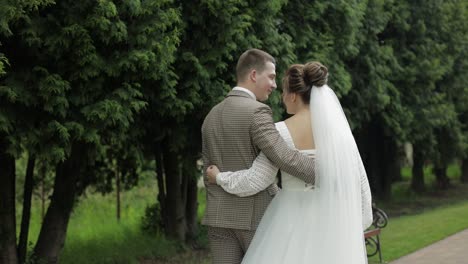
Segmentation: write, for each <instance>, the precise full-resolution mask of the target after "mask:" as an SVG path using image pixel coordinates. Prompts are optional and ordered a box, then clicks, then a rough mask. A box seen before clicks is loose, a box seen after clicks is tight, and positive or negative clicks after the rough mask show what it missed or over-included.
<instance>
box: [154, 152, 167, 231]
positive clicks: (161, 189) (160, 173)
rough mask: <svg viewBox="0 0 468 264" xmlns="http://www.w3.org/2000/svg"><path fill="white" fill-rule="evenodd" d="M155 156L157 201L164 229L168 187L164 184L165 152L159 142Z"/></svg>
mask: <svg viewBox="0 0 468 264" xmlns="http://www.w3.org/2000/svg"><path fill="white" fill-rule="evenodd" d="M154 157H155V160H156V178H157V181H158V197H157V201H158V203H159V208H160V209H161V210H160V213H161V219H162V220H163V221H162V222H163V225H164V226H163V229H164V230H165V229H166V222H165V219H164V216H165V215H167V214H166V207H165V203H166V187H165V184H164V163H163V153H162V149H161V145H160V144H159V143H157V144H156V145H155V147H154Z"/></svg>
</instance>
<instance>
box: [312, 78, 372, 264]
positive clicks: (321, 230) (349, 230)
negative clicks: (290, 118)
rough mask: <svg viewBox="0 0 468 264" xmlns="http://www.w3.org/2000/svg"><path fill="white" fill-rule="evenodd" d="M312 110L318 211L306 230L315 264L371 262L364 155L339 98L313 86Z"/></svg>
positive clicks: (314, 212)
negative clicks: (363, 186) (365, 214)
mask: <svg viewBox="0 0 468 264" xmlns="http://www.w3.org/2000/svg"><path fill="white" fill-rule="evenodd" d="M310 110H311V118H312V124H313V125H312V126H313V134H314V141H315V146H316V168H315V171H316V182H315V189H314V190H313V191H312V192H315V194H314V196H313V198H314V199H315V201H314V202H313V204H314V209H313V210H310V211H306V212H305V214H310V215H309V216H305V218H306V219H313V223H311V226H310V229H309V230H308V236H307V237H308V241H307V242H306V243H310V247H309V248H310V250H308V251H307V252H306V256H305V258H306V259H309V260H310V261H311V263H321V264H322V263H323V264H324V263H333V264H338V263H340V264H341V263H348V264H362V263H367V257H366V253H365V245H364V238H363V223H362V209H363V208H362V205H361V181H360V176H361V173H365V171H364V170H363V167H362V161H361V157H360V155H359V151H358V148H357V145H356V142H355V140H354V137H353V134H352V132H351V128H350V126H349V124H348V121H347V119H346V116H345V114H344V112H343V109H342V107H341V105H340V102H339V100H338V98H337V97H336V95H335V93H334V92H333V90H332V89H330V87H328V85H324V86H321V87H315V86H314V87H313V88H312V91H311V96H310Z"/></svg>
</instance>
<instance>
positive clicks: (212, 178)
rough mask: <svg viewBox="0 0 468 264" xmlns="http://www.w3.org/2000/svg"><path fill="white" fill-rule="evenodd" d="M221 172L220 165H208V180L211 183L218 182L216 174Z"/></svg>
mask: <svg viewBox="0 0 468 264" xmlns="http://www.w3.org/2000/svg"><path fill="white" fill-rule="evenodd" d="M218 173H219V169H218V167H216V165H211V166H208V168H207V169H206V176H207V177H208V182H209V183H211V184H216V176H217V175H218Z"/></svg>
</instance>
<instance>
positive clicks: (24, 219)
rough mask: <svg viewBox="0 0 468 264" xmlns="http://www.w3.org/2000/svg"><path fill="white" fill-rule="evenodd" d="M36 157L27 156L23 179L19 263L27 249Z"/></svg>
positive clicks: (23, 259)
mask: <svg viewBox="0 0 468 264" xmlns="http://www.w3.org/2000/svg"><path fill="white" fill-rule="evenodd" d="M35 164H36V158H35V157H34V155H32V156H29V158H28V167H27V169H26V177H25V181H24V195H23V196H24V198H23V214H22V216H21V231H20V236H19V243H18V260H19V263H24V262H25V260H26V253H27V251H28V234H29V222H30V219H31V198H32V192H33V186H34V165H35Z"/></svg>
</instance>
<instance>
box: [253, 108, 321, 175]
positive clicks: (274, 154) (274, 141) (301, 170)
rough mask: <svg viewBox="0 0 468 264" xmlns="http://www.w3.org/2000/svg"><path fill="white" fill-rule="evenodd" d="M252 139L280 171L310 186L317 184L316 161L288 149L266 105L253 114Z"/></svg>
mask: <svg viewBox="0 0 468 264" xmlns="http://www.w3.org/2000/svg"><path fill="white" fill-rule="evenodd" d="M251 138H252V140H253V143H254V145H255V146H257V147H258V148H259V149H260V150H261V151H262V152H263V153H265V156H266V157H268V159H270V160H271V161H272V162H273V164H275V165H276V166H277V167H278V168H279V169H281V170H283V171H285V172H287V173H289V174H291V175H293V176H296V177H297V178H299V179H301V180H303V181H304V182H306V183H308V184H314V183H315V159H313V158H311V157H308V156H306V155H302V154H301V153H300V152H299V151H297V150H293V149H290V148H289V147H288V145H287V143H286V142H285V141H284V139H283V138H282V137H281V135H280V134H279V132H278V131H277V130H276V128H275V125H274V123H273V118H272V112H271V109H270V108H269V107H268V106H266V105H265V106H262V107H259V108H257V109H256V111H255V112H254V114H253V121H252V126H251Z"/></svg>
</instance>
